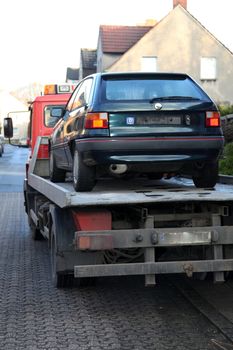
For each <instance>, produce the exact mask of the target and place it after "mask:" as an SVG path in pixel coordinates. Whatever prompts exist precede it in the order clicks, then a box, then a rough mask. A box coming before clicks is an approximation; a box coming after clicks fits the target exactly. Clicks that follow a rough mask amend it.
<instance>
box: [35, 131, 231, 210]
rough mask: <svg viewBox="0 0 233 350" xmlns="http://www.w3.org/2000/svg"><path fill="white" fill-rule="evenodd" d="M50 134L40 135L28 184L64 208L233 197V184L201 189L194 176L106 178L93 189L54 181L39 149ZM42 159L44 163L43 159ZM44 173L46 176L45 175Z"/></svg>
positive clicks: (216, 199)
mask: <svg viewBox="0 0 233 350" xmlns="http://www.w3.org/2000/svg"><path fill="white" fill-rule="evenodd" d="M47 142H48V140H47V138H46V137H41V138H38V144H37V145H36V148H35V151H34V156H33V158H32V160H31V161H30V167H29V172H28V184H29V185H30V186H31V187H32V188H34V189H35V190H37V191H38V192H40V193H41V194H43V195H44V196H46V197H47V198H48V199H49V200H50V201H52V202H53V203H55V204H56V205H58V206H59V207H61V208H64V207H72V206H76V207H77V206H80V207H82V206H96V205H99V206H104V205H121V204H134V205H135V204H142V203H160V202H163V203H164V202H190V201H202V202H203V201H211V202H213V201H216V202H227V201H233V186H226V185H217V186H216V187H215V188H211V189H197V188H196V187H195V186H194V185H193V182H192V180H189V179H185V180H183V179H180V178H175V179H171V180H160V181H159V180H148V179H147V178H138V179H135V180H131V179H130V180H122V179H114V178H102V179H100V180H98V181H97V185H96V186H95V187H94V189H93V190H92V191H91V192H75V191H74V188H73V186H72V182H71V181H69V180H68V181H67V182H65V183H52V182H51V181H50V180H49V179H48V172H49V160H48V159H44V160H40V161H38V160H37V150H38V148H39V145H40V144H41V143H43V144H46V143H47ZM39 162H40V163H39ZM41 174H43V175H44V176H42V175H41Z"/></svg>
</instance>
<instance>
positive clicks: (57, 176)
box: [49, 151, 66, 182]
mask: <svg viewBox="0 0 233 350" xmlns="http://www.w3.org/2000/svg"><path fill="white" fill-rule="evenodd" d="M49 177H50V180H51V181H52V182H64V181H65V178H66V171H65V170H63V169H59V168H58V167H57V165H56V160H55V157H54V154H53V152H52V151H50V156H49Z"/></svg>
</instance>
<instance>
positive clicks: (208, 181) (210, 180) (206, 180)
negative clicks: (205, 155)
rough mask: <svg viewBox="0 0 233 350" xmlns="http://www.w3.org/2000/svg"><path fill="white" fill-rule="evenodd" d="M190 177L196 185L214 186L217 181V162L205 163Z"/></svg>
mask: <svg viewBox="0 0 233 350" xmlns="http://www.w3.org/2000/svg"><path fill="white" fill-rule="evenodd" d="M192 178H193V182H194V185H195V186H196V187H214V186H215V185H216V183H217V181H218V162H208V163H205V164H204V165H203V166H202V167H200V169H198V172H197V174H195V175H193V177H192Z"/></svg>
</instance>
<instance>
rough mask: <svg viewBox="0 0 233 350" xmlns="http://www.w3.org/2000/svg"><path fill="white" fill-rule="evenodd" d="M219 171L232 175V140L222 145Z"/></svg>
mask: <svg viewBox="0 0 233 350" xmlns="http://www.w3.org/2000/svg"><path fill="white" fill-rule="evenodd" d="M219 173H220V174H222V175H233V142H230V143H228V144H227V145H225V147H224V151H223V156H222V158H221V159H220V161H219Z"/></svg>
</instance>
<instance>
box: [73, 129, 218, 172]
mask: <svg viewBox="0 0 233 350" xmlns="http://www.w3.org/2000/svg"><path fill="white" fill-rule="evenodd" d="M223 145H224V138H223V137H222V136H208V137H207V136H192V137H151V138H144V137H137V138H133V139H132V138H123V137H122V138H111V139H110V138H92V139H78V140H76V149H77V150H78V152H80V154H81V155H82V158H83V161H84V162H85V163H86V164H87V165H96V164H114V163H121V164H122V163H124V164H125V163H129V164H136V163H148V162H149V163H151V162H152V163H164V162H165V163H166V162H169V163H170V162H182V163H184V162H190V161H205V160H214V159H217V158H218V157H219V155H220V154H221V151H222V149H223Z"/></svg>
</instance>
